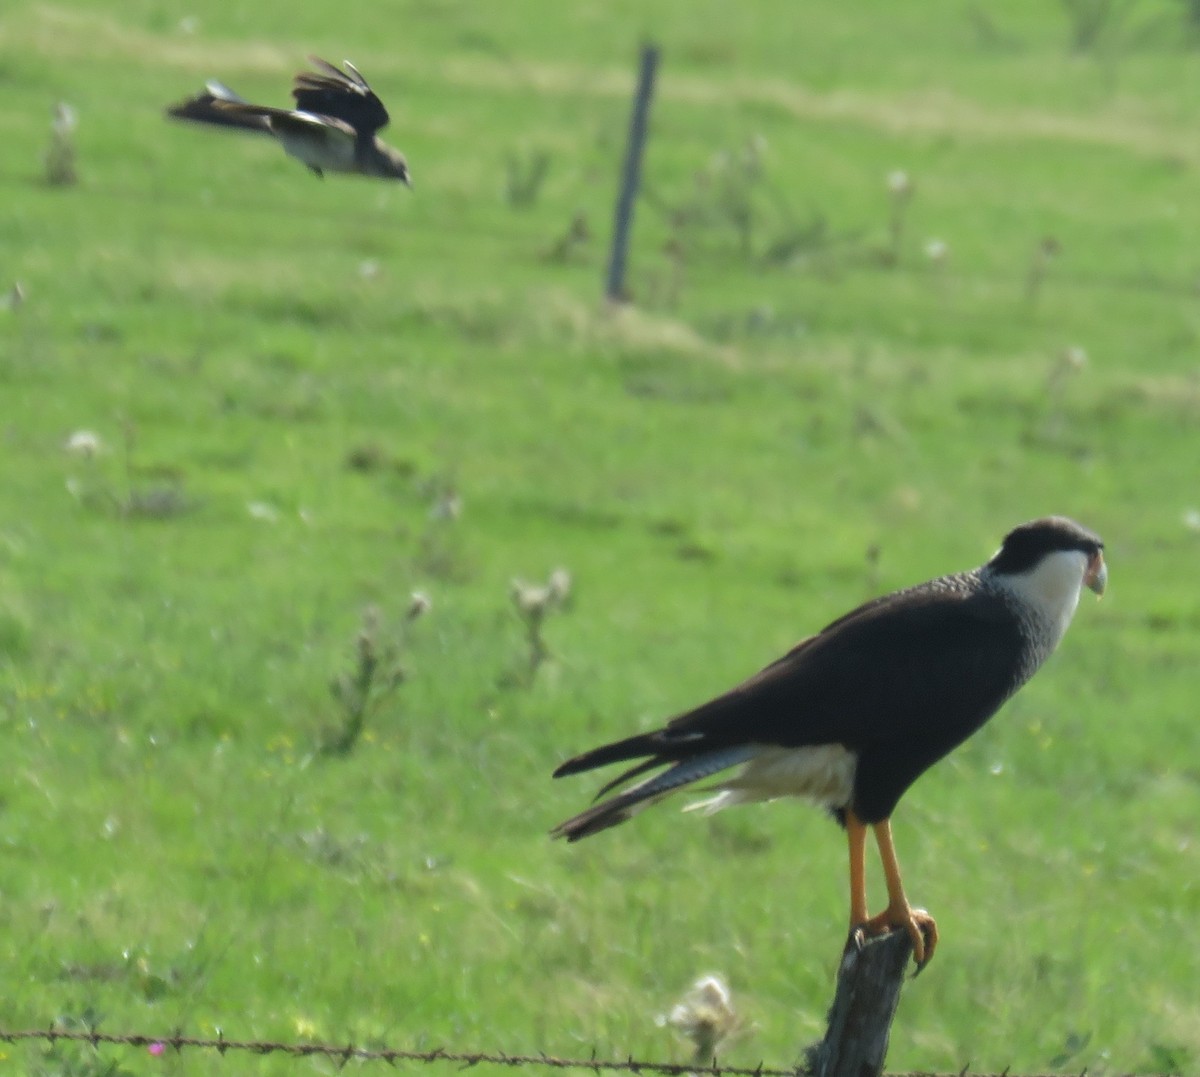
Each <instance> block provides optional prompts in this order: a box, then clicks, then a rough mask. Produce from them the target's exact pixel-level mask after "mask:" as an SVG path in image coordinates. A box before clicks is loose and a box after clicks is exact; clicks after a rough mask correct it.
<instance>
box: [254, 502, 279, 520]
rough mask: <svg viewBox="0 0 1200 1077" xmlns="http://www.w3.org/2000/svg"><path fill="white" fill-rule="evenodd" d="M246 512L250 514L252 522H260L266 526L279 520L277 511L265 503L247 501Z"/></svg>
mask: <svg viewBox="0 0 1200 1077" xmlns="http://www.w3.org/2000/svg"><path fill="white" fill-rule="evenodd" d="M246 511H247V512H248V513H250V518H251V519H252V520H262V521H263V522H264V523H268V524H273V523H275V521H276V520H278V519H279V510H278V509H277V508H275V506H274V505H268V504H267V503H266V502H265V501H247V502H246Z"/></svg>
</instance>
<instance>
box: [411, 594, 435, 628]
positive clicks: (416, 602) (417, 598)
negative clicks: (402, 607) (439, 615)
mask: <svg viewBox="0 0 1200 1077" xmlns="http://www.w3.org/2000/svg"><path fill="white" fill-rule="evenodd" d="M431 609H433V599H431V598H430V597H429V596H428V595H427V594H426V593H425V592H424V591H414V592H413V593H412V596H411V597H410V599H409V603H408V613H407V614H406V615H405V616H406V617H407V618H408V619H409V620H410V621H415V620H416V619H417V618H418V617H424V616H425V614H427V613H428V612H429V611H430V610H431Z"/></svg>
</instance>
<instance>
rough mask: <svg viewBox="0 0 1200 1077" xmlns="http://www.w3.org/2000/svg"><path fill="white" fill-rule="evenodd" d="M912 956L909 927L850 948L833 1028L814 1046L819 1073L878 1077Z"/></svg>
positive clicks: (812, 1059)
mask: <svg viewBox="0 0 1200 1077" xmlns="http://www.w3.org/2000/svg"><path fill="white" fill-rule="evenodd" d="M911 959H912V940H911V939H910V938H909V937H908V933H907V932H905V931H892V932H890V933H889V934H887V935H880V936H878V937H876V938H873V939H868V940H867V941H866V943H865V944H864V945H863V947H862V949H861V950H860V949H857V948H856V947H854V946H850V947H848V948H847V950H846V952H845V954H844V955H843V956H842V963H841V965H840V966H839V967H838V977H837V992H836V994H835V995H834V998H833V1005H832V1006H831V1007H830V1008H829V1028H828V1029H827V1030H826V1032H825V1038H824V1039H823V1040H822V1041H821V1042H820V1043H819V1044H817V1046H816V1047H813V1048H811V1049H810V1051H809V1063H810V1065H811V1067H812V1072H813V1074H814V1077H879V1074H881V1073H882V1072H883V1063H884V1058H885V1057H886V1055H887V1046H888V1034H889V1032H890V1031H891V1027H892V1018H894V1017H895V1016H896V1006H897V1005H898V1004H899V1002H900V987H901V985H902V984H903V982H904V972H905V969H907V968H908V963H909V961H910V960H911Z"/></svg>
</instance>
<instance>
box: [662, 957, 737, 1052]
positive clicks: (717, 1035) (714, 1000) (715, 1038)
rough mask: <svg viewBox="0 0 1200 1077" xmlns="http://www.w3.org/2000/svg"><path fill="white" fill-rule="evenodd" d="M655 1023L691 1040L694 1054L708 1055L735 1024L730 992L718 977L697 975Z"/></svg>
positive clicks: (735, 1018)
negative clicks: (668, 1011)
mask: <svg viewBox="0 0 1200 1077" xmlns="http://www.w3.org/2000/svg"><path fill="white" fill-rule="evenodd" d="M658 1023H659V1024H660V1025H670V1027H671V1028H673V1029H675V1030H676V1031H677V1032H679V1033H681V1034H682V1035H683V1036H685V1037H687V1039H689V1040H691V1042H692V1044H693V1046H694V1047H695V1049H696V1053H697V1057H698V1058H710V1057H711V1056H712V1055H713V1054H714V1053H715V1051H716V1048H717V1045H718V1044H719V1043H720V1042H721V1041H722V1040H723V1039H724V1038H725V1037H726V1036H728V1035H729V1033H730V1032H732V1031H733V1028H734V1026H735V1025H736V1024H737V1014H736V1012H735V1011H734V1008H733V995H732V993H731V992H730V990H729V988H728V986H727V985H726V984H725V982H724V980H722V979H721V977H719V976H714V975H708V976H701V977H700V978H699V979H698V980H697V981H696V982H695V983H694V984H692V986H691V988H690V989H689V991H688V993H687V994H686V995H684V996H683V998H682V999H681V1000H680V1001H679V1002H678V1003H676V1005H675V1006H674V1008H673V1009H672V1010H671V1012H670V1013H669V1014H667V1015H666V1016H665V1017H660V1018H659V1019H658Z"/></svg>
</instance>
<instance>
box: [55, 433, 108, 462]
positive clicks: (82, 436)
mask: <svg viewBox="0 0 1200 1077" xmlns="http://www.w3.org/2000/svg"><path fill="white" fill-rule="evenodd" d="M64 448H65V449H66V450H67V452H69V453H71V454H72V455H74V456H82V457H84V459H89V460H90V459H91V458H92V457H93V456H96V455H97V454H99V453H100V452H102V451H103V448H104V445H103V443H102V442H101V441H100V435H99V434H97V433H96V432H95V431H92V430H76V431H75V433H73V434H72V435H71V436H70V437H69V438H67V441H66V444H65V445H64Z"/></svg>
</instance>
